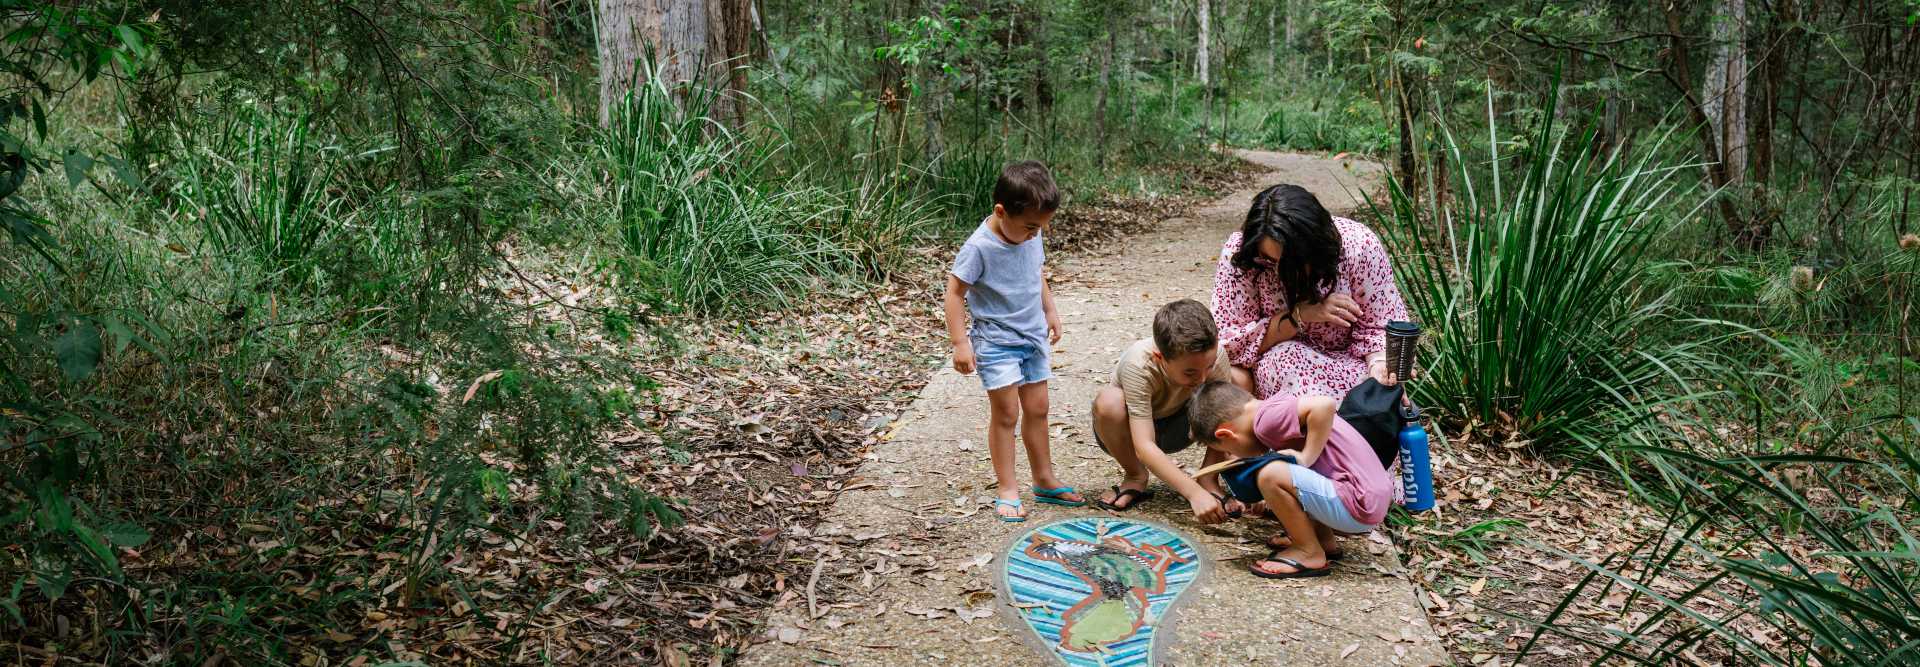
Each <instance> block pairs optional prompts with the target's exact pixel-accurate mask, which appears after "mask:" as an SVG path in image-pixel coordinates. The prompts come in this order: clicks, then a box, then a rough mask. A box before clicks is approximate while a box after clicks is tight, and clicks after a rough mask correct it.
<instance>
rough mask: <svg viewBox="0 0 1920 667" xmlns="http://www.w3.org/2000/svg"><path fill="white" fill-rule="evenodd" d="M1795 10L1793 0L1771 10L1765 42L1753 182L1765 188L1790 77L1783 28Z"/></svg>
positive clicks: (1781, 0)
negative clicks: (1783, 85)
mask: <svg viewBox="0 0 1920 667" xmlns="http://www.w3.org/2000/svg"><path fill="white" fill-rule="evenodd" d="M1792 13H1793V2H1792V0H1779V1H1778V2H1776V3H1775V4H1774V7H1773V11H1771V12H1768V13H1767V30H1766V32H1765V33H1763V34H1764V35H1765V39H1764V41H1762V42H1761V44H1762V46H1764V47H1765V48H1766V49H1767V51H1766V53H1764V54H1761V56H1760V58H1761V60H1760V68H1761V78H1760V104H1759V107H1758V108H1757V109H1755V112H1756V113H1755V114H1754V119H1753V182H1754V184H1755V185H1758V186H1760V187H1762V188H1765V187H1767V185H1768V184H1769V183H1771V182H1772V181H1773V128H1774V119H1775V118H1776V117H1778V116H1779V114H1780V84H1781V82H1782V81H1783V80H1784V79H1785V77H1786V68H1787V55H1786V51H1787V43H1788V39H1787V32H1788V29H1785V28H1783V27H1782V26H1784V25H1785V24H1786V23H1787V21H1788V19H1789V17H1790V16H1791V15H1792Z"/></svg>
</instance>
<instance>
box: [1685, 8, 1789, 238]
mask: <svg viewBox="0 0 1920 667" xmlns="http://www.w3.org/2000/svg"><path fill="white" fill-rule="evenodd" d="M1666 15H1667V39H1668V48H1667V52H1668V56H1669V57H1670V58H1671V59H1672V66H1670V67H1668V68H1666V69H1665V70H1664V74H1665V75H1666V77H1667V80H1668V81H1669V82H1671V83H1672V84H1673V87H1674V88H1675V89H1677V90H1679V91H1680V95H1681V96H1682V97H1683V98H1684V101H1685V102H1686V107H1687V115H1688V117H1689V119H1690V120H1691V121H1692V126H1693V128H1694V129H1695V130H1696V131H1695V132H1694V135H1695V136H1698V137H1699V138H1700V154H1701V155H1702V156H1704V157H1705V158H1706V159H1707V184H1708V185H1710V186H1712V187H1713V188H1715V189H1719V188H1723V187H1726V185H1727V183H1728V180H1727V165H1726V163H1724V162H1721V161H1720V160H1718V159H1717V158H1718V156H1719V155H1720V145H1719V143H1718V142H1717V141H1715V137H1714V133H1713V132H1711V131H1709V128H1710V127H1711V125H1710V124H1709V123H1708V119H1707V115H1706V112H1705V111H1704V110H1703V109H1702V108H1701V105H1700V100H1699V98H1697V97H1695V96H1694V87H1693V69H1692V68H1693V59H1692V56H1691V54H1690V53H1689V52H1688V48H1687V37H1686V34H1685V33H1683V32H1681V26H1680V10H1679V8H1678V7H1676V6H1675V5H1674V4H1668V5H1667V6H1666ZM1713 200H1714V204H1715V209H1716V210H1718V211H1719V212H1720V219H1721V220H1722V221H1723V222H1725V223H1726V225H1727V232H1728V233H1730V234H1731V235H1732V236H1733V239H1734V243H1736V244H1738V245H1740V246H1742V247H1745V248H1748V249H1759V248H1760V247H1762V246H1764V245H1766V238H1765V235H1764V233H1763V230H1749V229H1748V227H1747V225H1746V223H1745V222H1744V221H1742V220H1741V219H1740V212H1739V210H1738V209H1736V208H1734V205H1733V200H1732V199H1731V198H1729V197H1726V196H1724V195H1720V196H1715V197H1714V198H1713ZM1755 232H1762V233H1755Z"/></svg>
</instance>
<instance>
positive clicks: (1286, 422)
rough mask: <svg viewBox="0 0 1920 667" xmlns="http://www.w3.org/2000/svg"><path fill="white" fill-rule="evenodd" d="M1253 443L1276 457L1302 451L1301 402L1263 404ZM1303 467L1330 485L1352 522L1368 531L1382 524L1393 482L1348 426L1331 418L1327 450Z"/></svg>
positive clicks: (1283, 400)
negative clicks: (1368, 527)
mask: <svg viewBox="0 0 1920 667" xmlns="http://www.w3.org/2000/svg"><path fill="white" fill-rule="evenodd" d="M1253 437H1254V438H1255V439H1257V440H1259V441H1260V444H1262V445H1266V446H1267V449H1271V450H1275V451H1278V450H1282V449H1292V450H1298V449H1300V448H1302V447H1305V446H1306V444H1307V443H1306V440H1307V436H1306V433H1305V432H1303V431H1301V429H1300V407H1299V400H1298V399H1296V398H1294V397H1292V396H1274V397H1273V398H1269V399H1267V400H1264V401H1261V402H1260V407H1259V408H1257V409H1256V410H1255V411H1254V413H1253ZM1307 467H1309V468H1312V469H1313V471H1314V472H1317V473H1320V474H1321V475H1323V476H1325V477H1326V478H1327V479H1329V480H1332V481H1333V488H1334V490H1335V491H1337V492H1338V493H1339V494H1340V503H1341V504H1343V505H1346V507H1347V513H1348V514H1352V515H1353V518H1354V519H1357V520H1359V521H1360V522H1361V523H1365V524H1369V525H1372V524H1378V523H1380V522H1381V521H1384V520H1386V518H1387V506H1388V505H1391V504H1392V503H1393V480H1392V478H1389V477H1387V470H1386V468H1382V467H1380V458H1379V457H1378V456H1375V455H1374V453H1373V447H1372V446H1370V445H1368V444H1367V439H1366V438H1364V437H1362V436H1361V435H1360V432H1359V431H1355V430H1353V426H1351V425H1349V424H1347V420H1345V419H1341V418H1340V417H1338V416H1335V417H1334V418H1333V432H1332V433H1329V434H1327V447H1326V449H1325V450H1324V451H1322V452H1320V458H1318V459H1316V460H1314V462H1313V465H1311V466H1307Z"/></svg>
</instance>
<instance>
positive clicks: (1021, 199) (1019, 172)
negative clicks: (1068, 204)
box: [993, 160, 1060, 215]
mask: <svg viewBox="0 0 1920 667" xmlns="http://www.w3.org/2000/svg"><path fill="white" fill-rule="evenodd" d="M993 203H995V204H999V205H1000V207H1001V208H1004V209H1006V210H1007V215H1020V214H1023V213H1026V212H1027V211H1038V212H1041V213H1045V212H1047V211H1052V210H1056V209H1058V208H1060V188H1059V187H1058V186H1055V185H1054V184H1053V174H1050V173H1047V166H1046V165H1044V164H1040V163H1039V162H1037V161H1034V160H1027V161H1025V162H1015V163H1013V164H1009V165H1007V166H1006V167H1005V168H1002V169H1001V170H1000V180H998V181H995V182H994V184H993Z"/></svg>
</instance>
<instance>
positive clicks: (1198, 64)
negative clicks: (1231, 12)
mask: <svg viewBox="0 0 1920 667" xmlns="http://www.w3.org/2000/svg"><path fill="white" fill-rule="evenodd" d="M1194 11H1195V13H1194V18H1196V19H1198V20H1199V22H1200V30H1199V31H1198V32H1199V33H1200V40H1199V44H1198V46H1197V47H1196V48H1194V51H1193V67H1194V71H1195V73H1196V76H1197V77H1198V78H1199V79H1200V119H1201V120H1200V127H1201V134H1202V135H1203V136H1204V135H1205V134H1206V128H1207V126H1208V125H1210V124H1211V120H1212V118H1213V70H1212V67H1210V66H1211V65H1212V64H1213V63H1212V58H1211V56H1210V55H1209V54H1208V49H1207V46H1208V44H1207V43H1208V42H1210V41H1212V34H1211V26H1212V23H1213V6H1212V3H1210V2H1208V0H1199V7H1198V8H1196V9H1195V10H1194Z"/></svg>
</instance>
